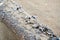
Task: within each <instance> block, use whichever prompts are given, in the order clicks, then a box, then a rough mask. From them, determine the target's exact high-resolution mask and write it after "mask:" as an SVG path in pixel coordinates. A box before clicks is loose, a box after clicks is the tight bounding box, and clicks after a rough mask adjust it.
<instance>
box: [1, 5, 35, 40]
mask: <svg viewBox="0 0 60 40" xmlns="http://www.w3.org/2000/svg"><path fill="white" fill-rule="evenodd" d="M4 9H5V5H2V6H0V21H2V22H3V23H4V24H6V25H7V27H8V28H10V29H11V30H12V31H13V32H14V33H15V34H16V35H17V36H18V37H19V40H36V39H35V36H34V34H33V33H32V32H27V31H26V30H27V29H25V28H24V27H23V26H21V25H20V24H21V23H20V22H19V21H18V19H17V18H16V16H18V15H16V16H14V15H13V14H12V13H11V12H10V11H5V10H4ZM16 14H17V13H16ZM18 18H19V17H18Z"/></svg>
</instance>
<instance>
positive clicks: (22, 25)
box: [0, 0, 54, 40]
mask: <svg viewBox="0 0 60 40" xmlns="http://www.w3.org/2000/svg"><path fill="white" fill-rule="evenodd" d="M10 5H11V6H10ZM0 21H2V22H3V23H5V24H6V25H7V27H8V28H10V29H11V30H12V31H13V32H14V33H15V34H16V35H17V36H18V39H19V40H41V39H40V37H41V36H40V33H42V34H45V35H47V36H48V37H51V36H53V35H54V34H53V32H52V30H50V29H48V28H46V27H45V26H42V25H40V24H39V23H38V22H37V20H36V19H35V17H34V16H30V15H29V14H28V13H27V12H26V11H24V9H23V8H22V7H21V5H18V4H17V3H16V2H15V1H13V0H7V1H4V2H2V3H1V5H0ZM33 28H35V29H33ZM46 38H47V37H46ZM44 40H45V39H44Z"/></svg>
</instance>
